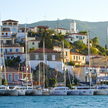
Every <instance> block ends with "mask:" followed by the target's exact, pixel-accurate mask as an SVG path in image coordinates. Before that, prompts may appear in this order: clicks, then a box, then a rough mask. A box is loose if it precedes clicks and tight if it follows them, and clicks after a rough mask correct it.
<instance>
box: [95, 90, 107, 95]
mask: <svg viewBox="0 0 108 108" xmlns="http://www.w3.org/2000/svg"><path fill="white" fill-rule="evenodd" d="M94 95H108V89H97V90H95V92H94Z"/></svg>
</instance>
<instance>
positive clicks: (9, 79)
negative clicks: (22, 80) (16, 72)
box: [8, 74, 13, 82]
mask: <svg viewBox="0 0 108 108" xmlns="http://www.w3.org/2000/svg"><path fill="white" fill-rule="evenodd" d="M12 80H13V79H12V74H8V81H9V82H12Z"/></svg>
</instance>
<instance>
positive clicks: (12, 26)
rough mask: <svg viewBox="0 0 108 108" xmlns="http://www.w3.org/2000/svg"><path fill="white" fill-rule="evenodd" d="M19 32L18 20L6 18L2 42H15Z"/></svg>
mask: <svg viewBox="0 0 108 108" xmlns="http://www.w3.org/2000/svg"><path fill="white" fill-rule="evenodd" d="M17 33H18V21H15V20H5V21H2V26H1V37H0V38H1V43H3V44H14V43H15V39H16V36H17Z"/></svg>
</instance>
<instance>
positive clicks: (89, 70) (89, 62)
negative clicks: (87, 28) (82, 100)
mask: <svg viewBox="0 0 108 108" xmlns="http://www.w3.org/2000/svg"><path fill="white" fill-rule="evenodd" d="M88 61H89V62H88V67H89V69H88V73H89V81H90V88H91V81H92V80H91V72H90V66H91V64H90V37H89V32H88Z"/></svg>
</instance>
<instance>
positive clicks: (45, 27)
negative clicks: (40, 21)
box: [37, 26, 49, 29]
mask: <svg viewBox="0 0 108 108" xmlns="http://www.w3.org/2000/svg"><path fill="white" fill-rule="evenodd" d="M37 28H44V29H47V28H49V27H48V26H37Z"/></svg>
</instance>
